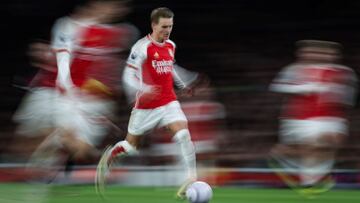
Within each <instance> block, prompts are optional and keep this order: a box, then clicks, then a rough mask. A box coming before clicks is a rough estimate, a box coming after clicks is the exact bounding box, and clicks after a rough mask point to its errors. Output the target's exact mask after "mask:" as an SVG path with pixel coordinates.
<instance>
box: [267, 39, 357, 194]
mask: <svg viewBox="0 0 360 203" xmlns="http://www.w3.org/2000/svg"><path fill="white" fill-rule="evenodd" d="M297 45H298V49H297V52H296V54H297V61H296V62H295V63H293V64H290V65H288V66H287V67H285V68H284V69H283V70H282V71H281V72H280V73H279V74H278V76H277V77H276V78H275V80H274V81H273V83H272V84H271V87H270V88H271V90H272V91H275V92H279V93H283V94H285V95H287V100H286V102H285V103H284V106H283V113H282V115H281V118H280V141H281V142H280V143H279V145H277V146H276V147H275V148H273V151H272V152H273V154H272V155H273V156H274V157H275V159H277V160H278V161H279V162H280V163H281V164H282V165H283V166H285V167H286V168H292V169H296V170H297V171H298V176H299V180H300V182H299V183H297V184H296V185H297V187H299V188H301V190H300V191H301V192H305V193H309V194H313V193H317V192H322V191H326V190H327V189H329V188H330V187H331V186H332V185H333V184H332V182H333V181H332V178H331V176H330V172H331V169H332V167H333V164H334V159H335V152H336V149H337V148H338V147H339V146H341V143H342V142H343V140H344V139H345V137H346V135H347V133H348V121H347V114H346V110H347V108H348V107H349V106H351V105H353V102H354V97H355V92H356V81H357V79H356V75H355V73H354V71H353V70H352V69H351V68H349V67H346V66H343V65H340V64H338V61H339V59H340V56H341V53H340V51H341V45H340V44H338V43H336V42H329V41H319V40H302V41H299V42H297ZM283 177H284V176H283Z"/></svg>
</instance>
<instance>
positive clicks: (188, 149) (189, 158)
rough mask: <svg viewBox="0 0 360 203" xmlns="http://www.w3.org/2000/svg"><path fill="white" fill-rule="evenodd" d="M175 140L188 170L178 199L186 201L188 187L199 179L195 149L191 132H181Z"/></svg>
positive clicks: (184, 130)
mask: <svg viewBox="0 0 360 203" xmlns="http://www.w3.org/2000/svg"><path fill="white" fill-rule="evenodd" d="M173 140H174V141H175V142H176V143H177V144H178V145H179V147H180V151H181V156H182V158H183V161H184V164H185V168H186V170H187V179H186V181H185V182H184V183H183V184H182V185H181V186H180V188H179V189H178V191H177V193H176V197H177V198H180V199H185V192H186V188H187V186H188V185H189V184H190V183H192V182H193V181H196V179H197V172H196V155H195V147H194V144H193V142H192V141H191V137H190V132H189V130H187V129H182V130H179V131H178V132H177V133H176V134H175V135H174V137H173Z"/></svg>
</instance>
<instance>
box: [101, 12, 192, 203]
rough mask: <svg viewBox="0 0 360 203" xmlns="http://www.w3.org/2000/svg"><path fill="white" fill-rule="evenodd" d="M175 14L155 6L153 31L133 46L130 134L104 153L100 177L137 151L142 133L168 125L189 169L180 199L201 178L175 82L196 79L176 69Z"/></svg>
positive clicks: (128, 83) (128, 76) (128, 73)
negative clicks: (188, 187)
mask: <svg viewBox="0 0 360 203" xmlns="http://www.w3.org/2000/svg"><path fill="white" fill-rule="evenodd" d="M173 17H174V13H173V12H172V11H171V10H170V9H168V8H165V7H161V8H156V9H154V10H153V11H152V13H151V28H152V33H151V34H148V35H147V36H145V37H144V38H142V39H140V40H138V41H137V43H135V45H134V46H133V47H132V49H131V53H130V55H129V57H128V60H127V66H126V68H125V70H124V73H123V82H124V84H125V85H124V86H125V88H126V91H127V92H129V93H131V92H133V93H134V95H135V105H134V108H133V110H132V113H131V116H130V120H129V125H128V133H127V136H126V138H125V140H123V141H120V142H118V143H116V144H115V145H114V146H113V147H112V148H109V149H108V150H107V151H105V152H104V154H103V157H102V159H101V160H100V163H99V166H98V170H97V178H98V181H103V179H104V176H105V174H106V173H107V171H108V170H109V168H108V167H109V166H110V165H111V163H112V161H113V160H114V159H115V158H116V157H119V156H122V155H131V154H136V153H137V152H138V147H139V144H140V142H139V141H140V139H141V138H142V135H144V134H145V133H147V132H149V131H150V130H152V129H154V128H155V127H165V128H166V129H168V130H169V132H170V134H171V135H172V136H173V138H172V139H173V141H175V142H176V143H177V144H178V146H179V147H180V149H181V150H180V151H181V155H182V157H183V161H184V163H185V167H186V169H187V172H188V175H187V181H185V183H184V185H183V186H182V187H181V188H180V189H179V191H178V193H177V196H178V197H179V198H184V196H185V189H186V185H187V184H188V183H190V182H191V181H194V180H196V178H197V172H196V157H195V149H194V145H193V142H192V141H191V136H190V132H189V130H188V124H187V119H186V117H185V115H184V113H183V111H182V110H181V107H180V104H179V102H178V101H177V97H176V94H175V91H174V87H173V85H174V83H175V85H177V86H178V87H179V88H182V89H187V88H188V85H189V84H190V83H191V81H193V80H194V78H193V79H191V78H190V79H189V78H187V79H184V78H183V79H181V77H179V74H178V73H177V72H176V68H174V67H176V65H175V64H174V63H175V48H176V45H175V43H174V42H173V41H171V40H170V39H169V38H170V34H171V31H172V29H173V25H174V23H173ZM194 77H197V75H195V76H194Z"/></svg>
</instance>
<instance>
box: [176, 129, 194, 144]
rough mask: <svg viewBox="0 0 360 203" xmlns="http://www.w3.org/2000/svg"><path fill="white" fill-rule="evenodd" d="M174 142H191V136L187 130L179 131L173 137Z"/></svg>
mask: <svg viewBox="0 0 360 203" xmlns="http://www.w3.org/2000/svg"><path fill="white" fill-rule="evenodd" d="M173 140H174V141H175V142H191V136H190V132H189V130H188V129H181V130H179V131H177V132H176V133H175V135H174V137H173Z"/></svg>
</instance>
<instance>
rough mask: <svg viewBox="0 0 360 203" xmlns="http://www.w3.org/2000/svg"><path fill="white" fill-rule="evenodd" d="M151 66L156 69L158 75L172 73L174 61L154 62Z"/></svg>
mask: <svg viewBox="0 0 360 203" xmlns="http://www.w3.org/2000/svg"><path fill="white" fill-rule="evenodd" d="M151 64H152V66H153V68H154V69H155V71H156V73H158V74H166V73H171V70H172V67H173V61H172V60H161V61H157V60H153V61H152V62H151Z"/></svg>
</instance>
